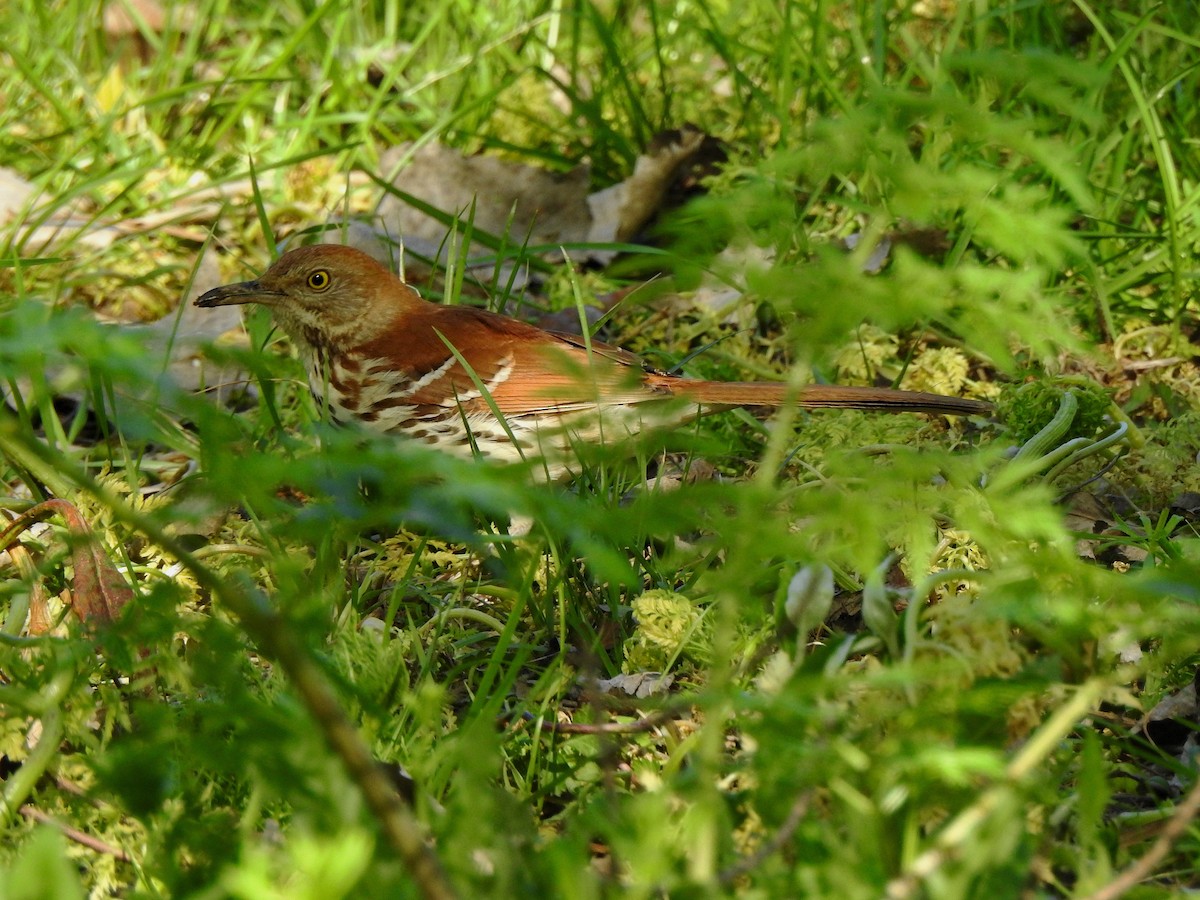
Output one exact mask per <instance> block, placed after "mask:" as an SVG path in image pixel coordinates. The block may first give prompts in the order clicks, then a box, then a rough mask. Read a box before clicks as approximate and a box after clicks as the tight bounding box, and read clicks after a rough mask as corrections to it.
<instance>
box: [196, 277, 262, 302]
mask: <svg viewBox="0 0 1200 900" xmlns="http://www.w3.org/2000/svg"><path fill="white" fill-rule="evenodd" d="M282 296H283V294H281V293H280V292H279V291H272V290H268V289H266V288H264V287H263V286H262V283H261V282H259V281H241V282H238V283H237V284H226V285H223V286H221V287H218V288H213V289H212V290H211V291H205V292H204V293H203V294H201V295H200V296H199V297H197V298H196V306H199V307H203V308H204V309H208V308H209V307H212V306H237V305H238V304H240V303H265V304H270V303H271V301H272V300H274V299H276V298H278V297H282Z"/></svg>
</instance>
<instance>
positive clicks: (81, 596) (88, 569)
mask: <svg viewBox="0 0 1200 900" xmlns="http://www.w3.org/2000/svg"><path fill="white" fill-rule="evenodd" d="M53 515H59V516H62V517H63V519H65V520H66V523H67V532H68V535H69V538H70V549H71V564H72V567H73V568H74V570H75V583H74V588H73V590H72V595H71V599H70V606H71V608H72V609H73V610H74V611H75V615H77V616H78V617H79V620H80V621H81V622H83V623H84V624H85V625H87V626H89V627H95V626H97V625H109V624H111V623H112V622H114V621H116V619H117V618H118V617H119V616H120V615H121V611H122V610H123V609H124V608H125V607H126V606H127V605H128V604H129V603H130V601H132V600H133V596H134V595H133V589H132V588H131V587H130V586H129V584H128V583H127V582H126V581H125V579H124V578H123V577H122V576H121V573H120V572H118V571H117V569H116V567H115V566H114V565H113V564H112V562H111V561H110V560H109V558H108V557H107V556H106V555H105V554H104V550H103V548H102V547H101V546H100V542H99V541H98V540H97V538H96V536H95V535H94V534H93V533H92V529H91V528H90V527H89V526H88V524H87V522H86V521H85V520H84V518H83V516H82V514H80V512H79V510H78V509H77V508H76V507H75V506H74V505H72V504H71V503H68V502H67V501H66V500H46V501H44V502H42V503H39V504H37V505H36V506H34V507H32V508H30V509H29V510H27V511H26V512H24V513H22V514H21V515H20V516H18V517H17V518H16V519H14V520H13V521H12V522H11V523H10V524H9V525H8V527H7V528H5V529H4V531H3V532H0V547H5V546H7V545H9V544H10V543H11V542H12V541H14V540H16V538H17V536H18V535H20V533H21V532H22V531H24V530H25V529H27V528H29V527H30V526H31V525H33V524H35V523H37V522H40V521H42V520H43V519H46V518H48V517H49V516H53Z"/></svg>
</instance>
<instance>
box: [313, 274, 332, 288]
mask: <svg viewBox="0 0 1200 900" xmlns="http://www.w3.org/2000/svg"><path fill="white" fill-rule="evenodd" d="M331 282H332V279H331V278H330V277H329V270H328V269H317V271H315V272H312V273H310V274H309V276H308V286H309V287H310V288H312V289H313V290H314V291H323V290H325V289H326V288H327V287H329V285H330V283H331Z"/></svg>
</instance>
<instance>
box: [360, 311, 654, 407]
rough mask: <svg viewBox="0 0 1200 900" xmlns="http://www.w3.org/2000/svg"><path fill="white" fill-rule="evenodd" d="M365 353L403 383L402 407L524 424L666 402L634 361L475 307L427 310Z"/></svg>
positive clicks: (410, 316)
mask: <svg viewBox="0 0 1200 900" xmlns="http://www.w3.org/2000/svg"><path fill="white" fill-rule="evenodd" d="M450 347H453V348H454V350H456V351H457V353H458V356H457V357H456V356H455V354H454V353H452V352H451V350H450V349H449V348H450ZM362 349H363V352H364V355H366V356H368V357H372V356H377V357H384V358H389V359H390V360H392V362H393V363H394V366H395V367H396V368H398V369H402V370H403V371H404V372H405V373H406V374H407V375H408V377H409V379H411V380H410V382H409V385H408V387H407V389H406V392H405V394H406V401H407V402H408V403H411V404H413V405H416V406H426V405H435V406H442V407H446V406H455V405H458V406H461V407H462V408H463V409H464V411H466V412H468V413H471V412H489V411H490V410H491V408H492V404H495V406H496V408H497V409H499V411H500V412H501V413H502V414H503V415H505V416H521V415H530V414H535V413H543V412H560V413H562V412H572V411H576V410H586V409H594V408H596V407H597V405H598V401H599V399H600V398H601V397H602V398H603V399H604V403H605V404H606V405H610V404H623V403H641V402H645V401H648V400H653V399H662V398H664V397H670V396H671V392H670V391H668V390H664V389H663V388H662V387H658V386H651V385H649V384H647V383H646V371H645V369H644V368H643V366H642V364H641V361H640V360H639V359H638V357H637V356H635V355H634V354H632V353H628V352H626V351H624V350H621V349H620V348H617V347H611V346H609V345H607V344H603V343H601V342H599V341H593V342H591V343H590V346H589V344H588V342H585V341H584V339H583V338H581V337H578V336H573V335H561V334H557V333H551V332H547V331H542V330H541V329H539V328H536V327H534V326H533V325H528V324H526V323H523V322H519V321H516V320H514V319H509V318H506V317H504V316H499V315H496V314H494V313H489V312H487V311H486V310H481V309H476V308H474V307H467V306H437V305H433V304H431V305H430V306H429V307H427V308H425V309H422V310H421V311H419V312H410V313H409V314H408V315H406V316H405V317H404V319H403V320H402V325H400V326H399V327H397V329H395V331H394V332H388V333H387V334H385V335H383V336H382V337H381V338H379V339H377V340H375V341H373V342H371V344H370V345H368V346H367V347H364V348H362ZM458 357H461V359H459V358H458ZM463 360H465V361H466V362H467V363H468V365H469V366H470V371H468V370H467V368H466V367H464V366H463V364H462V361H463ZM472 376H474V377H472ZM480 388H482V390H481V389H480ZM485 394H486V396H485ZM489 397H490V400H491V402H490V403H489V401H488V398H489Z"/></svg>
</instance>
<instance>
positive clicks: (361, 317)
mask: <svg viewBox="0 0 1200 900" xmlns="http://www.w3.org/2000/svg"><path fill="white" fill-rule="evenodd" d="M235 303H258V304H261V305H262V306H265V307H267V308H268V309H270V310H271V313H272V315H273V316H274V318H275V320H276V322H277V323H278V324H279V325H280V327H282V328H283V330H284V331H285V332H286V333H287V334H288V336H289V337H290V338H291V339H292V341H293V343H295V345H296V347H297V349H298V350H299V352H300V355H301V357H302V358H303V360H304V365H305V368H306V369H307V370H308V377H309V386H310V388H311V389H312V391H313V393H314V395H315V396H316V397H317V398H318V401H321V402H323V403H325V404H326V406H327V408H328V409H329V411H330V413H331V415H332V417H333V419H334V420H335V421H338V422H347V421H353V420H357V421H359V422H361V423H363V424H364V425H366V426H367V427H369V428H372V429H376V430H378V431H383V432H388V433H393V434H400V435H404V436H405V437H410V438H415V439H417V440H423V441H425V442H426V443H429V444H432V445H435V446H437V447H440V448H443V449H445V450H448V451H450V452H452V453H455V454H458V455H462V456H480V457H485V458H492V459H498V460H503V461H516V460H519V459H525V458H527V459H537V460H539V461H540V464H541V467H542V471H543V474H544V475H545V476H546V477H547V478H549V479H551V480H557V479H560V478H564V477H567V476H569V475H570V474H571V463H572V460H573V459H574V458H575V456H576V449H577V448H578V447H579V446H580V445H588V444H596V443H599V442H602V441H604V440H612V439H614V438H619V437H621V436H623V435H629V434H636V433H637V432H639V431H641V430H643V429H644V428H647V427H655V426H658V427H662V426H669V425H674V424H682V423H684V422H687V421H689V420H691V419H693V418H695V417H696V416H698V415H702V414H704V413H708V412H713V411H715V410H720V409H728V408H731V407H735V406H779V405H781V404H784V403H786V402H795V403H797V404H798V405H800V406H803V407H842V408H847V409H874V410H881V411H888V412H928V413H946V414H950V415H972V414H986V413H988V412H990V411H991V405H990V404H988V403H984V402H982V401H979V400H966V399H961V398H958V397H944V396H942V395H940V394H926V393H919V392H916V391H897V390H888V389H885V388H871V387H833V386H827V385H808V386H806V387H803V388H800V389H799V390H798V391H796V390H793V389H791V388H789V386H788V385H786V384H778V383H744V382H741V383H735V382H720V381H700V380H698V379H693V378H683V377H680V376H677V375H667V374H665V373H663V372H656V371H654V370H653V369H650V368H648V367H647V366H646V365H645V364H644V363H643V362H642V361H641V360H640V359H638V358H637V357H636V356H634V355H633V354H632V353H628V352H626V351H624V350H621V349H619V348H617V347H612V346H609V345H607V344H602V343H600V342H599V341H588V340H586V339H584V338H581V337H577V336H575V335H568V334H559V333H556V332H549V331H543V330H542V329H540V328H536V327H535V326H533V325H529V324H526V323H524V322H519V321H517V320H516V319H510V318H508V317H507V316H502V315H499V314H497V313H493V312H488V311H486V310H482V309H476V308H473V307H470V306H444V305H441V304H437V303H430V302H429V301H427V300H422V299H421V298H420V297H418V296H417V294H416V292H414V291H413V290H412V289H411V288H410V287H408V285H406V284H405V283H404V282H403V281H401V280H400V279H399V278H397V277H396V276H395V275H393V274H392V273H391V272H389V271H388V270H387V269H386V268H384V267H383V266H382V265H380V264H379V263H378V262H376V261H375V260H374V259H373V258H371V257H370V256H368V255H367V254H365V253H362V252H361V251H359V250H354V249H352V248H349V247H341V246H336V245H328V244H326V245H318V246H313V247H301V248H299V249H296V250H289V251H288V252H287V253H285V254H283V256H281V257H280V258H279V259H278V260H276V261H275V263H274V264H273V265H272V266H271V267H270V268H269V269H267V271H266V272H265V273H264V274H263V276H262V277H261V278H259V279H258V280H257V281H246V282H242V283H240V284H230V285H225V286H224V287H219V288H215V289H213V290H211V291H208V292H207V293H205V294H204V295H202V296H201V297H199V298H198V299H197V300H196V305H197V306H202V307H211V306H225V305H229V304H235ZM673 399H674V400H675V401H676V402H675V403H671V402H670V401H671V400H673ZM497 413H499V416H497Z"/></svg>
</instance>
